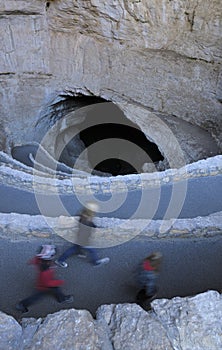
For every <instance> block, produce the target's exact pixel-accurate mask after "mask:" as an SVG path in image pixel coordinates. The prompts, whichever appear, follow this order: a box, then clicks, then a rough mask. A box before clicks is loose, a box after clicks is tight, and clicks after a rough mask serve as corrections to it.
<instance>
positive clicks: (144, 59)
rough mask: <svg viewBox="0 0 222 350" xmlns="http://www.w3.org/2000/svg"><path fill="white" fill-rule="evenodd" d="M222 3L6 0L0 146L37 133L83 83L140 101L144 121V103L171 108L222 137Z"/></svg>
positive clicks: (1, 7)
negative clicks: (1, 138)
mask: <svg viewBox="0 0 222 350" xmlns="http://www.w3.org/2000/svg"><path fill="white" fill-rule="evenodd" d="M221 13H222V3H221V1H220V0H202V1H200V0H187V1H184V0H179V1H174V0H171V1H168V0H163V1H157V0H152V1H148V0H136V1H134V0H133V1H132V0H131V1H125V0H118V1H114V0H108V1H105V0H104V1H103V0H99V1H97V0H91V1H88V0H87V1H85V0H84V1H78V2H74V1H72V0H52V1H42V0H35V1H32V2H31V3H30V1H25V0H24V1H13V0H10V1H6V0H0V32H1V38H2V39H1V44H0V45H1V50H0V61H1V64H0V83H1V87H2V90H1V94H0V105H1V115H0V118H1V120H2V121H3V125H2V132H3V133H4V135H5V136H6V138H7V142H6V145H2V147H4V148H5V149H6V150H10V147H11V146H12V145H13V144H20V143H23V142H24V141H31V140H35V141H39V140H41V138H42V137H43V136H44V133H45V132H46V130H45V127H42V128H39V123H40V121H42V120H43V119H45V120H46V124H45V125H47V126H48V127H50V125H51V123H53V120H51V119H50V118H49V115H50V112H51V110H52V107H53V108H54V114H56V112H58V111H57V110H56V106H57V102H58V101H59V100H62V99H63V98H64V96H75V95H77V94H79V93H80V92H81V93H83V94H84V95H96V96H100V97H103V98H105V99H107V100H109V101H113V102H114V103H116V104H117V105H119V106H120V108H121V106H122V104H124V103H127V104H128V103H131V104H132V106H135V105H136V106H138V105H139V106H140V108H141V111H140V113H139V115H138V117H139V120H140V124H145V125H147V124H149V118H148V121H147V119H145V120H144V119H143V115H144V113H145V111H147V110H148V111H149V112H152V113H163V114H164V116H165V117H167V116H168V115H170V116H172V115H174V116H176V117H178V118H181V119H183V120H186V121H189V122H190V123H192V124H196V125H199V126H201V127H202V128H204V129H205V130H208V131H209V132H210V133H211V134H212V135H213V136H214V137H215V139H216V140H217V142H218V144H219V145H221V133H222V123H221V99H222V89H221V87H222V80H221V78H222V74H221V58H222V49H221V48H222V40H221V39H222V30H221V28H222V24H221V21H222V15H221ZM133 110H134V109H133V107H132V108H131V112H128V115H127V117H128V118H129V119H132V120H134V115H133ZM144 132H145V133H146V128H145V130H144ZM147 134H149V131H147ZM148 136H151V135H148Z"/></svg>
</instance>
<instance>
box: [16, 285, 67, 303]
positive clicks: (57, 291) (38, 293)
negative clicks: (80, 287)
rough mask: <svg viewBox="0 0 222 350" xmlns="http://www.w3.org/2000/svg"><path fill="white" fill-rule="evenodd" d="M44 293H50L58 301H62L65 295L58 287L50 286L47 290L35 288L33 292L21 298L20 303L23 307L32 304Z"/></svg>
mask: <svg viewBox="0 0 222 350" xmlns="http://www.w3.org/2000/svg"><path fill="white" fill-rule="evenodd" d="M46 294H52V295H53V296H54V297H55V298H56V300H57V301H58V302H59V303H61V302H62V301H64V299H65V297H66V296H65V295H64V294H63V292H62V291H61V289H60V288H59V287H51V288H48V289H47V290H38V289H36V290H35V292H34V293H33V294H31V295H30V296H29V297H28V298H25V299H23V300H21V301H20V303H21V304H22V305H24V306H25V307H28V306H29V305H31V304H34V303H35V302H36V301H38V300H39V299H41V298H42V297H43V296H44V295H46Z"/></svg>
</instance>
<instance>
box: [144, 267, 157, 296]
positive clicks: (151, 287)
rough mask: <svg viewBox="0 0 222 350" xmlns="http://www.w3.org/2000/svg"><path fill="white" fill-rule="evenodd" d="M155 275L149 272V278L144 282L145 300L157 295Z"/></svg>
mask: <svg viewBox="0 0 222 350" xmlns="http://www.w3.org/2000/svg"><path fill="white" fill-rule="evenodd" d="M156 283H157V275H156V273H155V272H149V278H148V280H147V282H146V295H147V298H152V297H153V296H154V295H155V294H156V293H157V286H156Z"/></svg>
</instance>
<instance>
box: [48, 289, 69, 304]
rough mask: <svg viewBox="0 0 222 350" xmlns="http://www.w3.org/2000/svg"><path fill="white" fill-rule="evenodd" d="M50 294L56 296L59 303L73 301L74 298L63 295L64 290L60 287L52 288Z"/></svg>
mask: <svg viewBox="0 0 222 350" xmlns="http://www.w3.org/2000/svg"><path fill="white" fill-rule="evenodd" d="M50 292H51V293H52V294H53V295H54V297H55V298H56V300H57V301H58V302H59V303H63V302H72V301H73V297H72V296H71V295H65V294H63V292H62V290H61V289H60V288H59V287H51V288H50Z"/></svg>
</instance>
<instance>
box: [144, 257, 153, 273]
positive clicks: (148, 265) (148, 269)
mask: <svg viewBox="0 0 222 350" xmlns="http://www.w3.org/2000/svg"><path fill="white" fill-rule="evenodd" d="M143 269H144V270H145V271H154V270H155V268H154V267H153V266H151V264H150V262H149V261H148V260H145V261H144V262H143Z"/></svg>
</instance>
